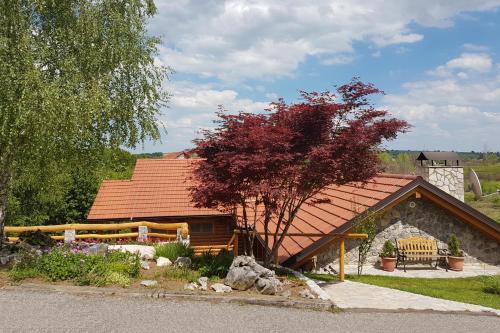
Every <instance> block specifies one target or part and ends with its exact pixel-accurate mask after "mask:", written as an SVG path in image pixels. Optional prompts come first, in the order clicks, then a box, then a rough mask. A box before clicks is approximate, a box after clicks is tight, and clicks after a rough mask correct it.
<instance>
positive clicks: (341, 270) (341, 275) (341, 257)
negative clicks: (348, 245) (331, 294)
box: [339, 238, 345, 281]
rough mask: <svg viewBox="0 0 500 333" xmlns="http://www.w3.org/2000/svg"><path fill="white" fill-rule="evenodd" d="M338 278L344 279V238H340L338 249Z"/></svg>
mask: <svg viewBox="0 0 500 333" xmlns="http://www.w3.org/2000/svg"><path fill="white" fill-rule="evenodd" d="M339 252H340V253H339V280H340V281H344V275H345V273H344V272H345V271H344V257H345V239H344V238H341V239H340V251H339Z"/></svg>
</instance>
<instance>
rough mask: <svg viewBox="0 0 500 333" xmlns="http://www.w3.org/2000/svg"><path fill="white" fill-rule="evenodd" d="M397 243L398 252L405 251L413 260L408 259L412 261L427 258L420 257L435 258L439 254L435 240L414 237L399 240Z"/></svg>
mask: <svg viewBox="0 0 500 333" xmlns="http://www.w3.org/2000/svg"><path fill="white" fill-rule="evenodd" d="M396 243H397V247H398V250H400V251H401V250H403V251H404V252H405V254H407V255H409V256H411V258H408V259H411V260H426V258H425V257H418V255H423V256H428V255H433V256H434V255H437V254H438V246H437V241H436V240H435V239H430V238H425V237H419V236H412V237H408V238H403V239H398V240H396ZM427 260H428V259H427Z"/></svg>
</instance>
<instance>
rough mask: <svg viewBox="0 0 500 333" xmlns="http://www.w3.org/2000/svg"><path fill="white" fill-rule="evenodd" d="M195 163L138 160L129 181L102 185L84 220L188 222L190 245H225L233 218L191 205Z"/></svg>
mask: <svg viewBox="0 0 500 333" xmlns="http://www.w3.org/2000/svg"><path fill="white" fill-rule="evenodd" d="M194 163H196V160H195V159H169V158H165V159H142V160H137V163H136V166H135V169H134V173H133V175H132V178H131V179H130V180H105V181H103V183H102V185H101V187H100V189H99V191H98V193H97V196H96V198H95V201H94V204H93V205H92V208H91V209H90V212H89V214H88V216H87V220H88V221H89V222H96V223H97V222H111V221H115V222H116V221H151V222H163V223H168V222H187V223H188V224H189V233H190V238H191V243H192V244H193V245H196V246H205V245H224V244H227V243H228V242H229V240H230V239H231V237H232V236H233V230H234V229H235V228H236V224H235V221H234V218H233V216H232V214H229V213H224V212H220V211H217V210H215V209H205V208H196V207H194V205H193V203H191V200H190V196H189V187H190V186H192V185H193V183H192V181H191V180H190V175H191V170H192V167H193V165H194Z"/></svg>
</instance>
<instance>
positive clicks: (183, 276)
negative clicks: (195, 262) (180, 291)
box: [163, 267, 201, 282]
mask: <svg viewBox="0 0 500 333" xmlns="http://www.w3.org/2000/svg"><path fill="white" fill-rule="evenodd" d="M163 277H165V278H166V279H168V280H174V281H187V282H196V281H198V279H199V278H200V277H201V274H200V272H199V271H196V270H192V269H189V268H184V267H183V268H181V267H167V268H166V269H165V271H164V272H163Z"/></svg>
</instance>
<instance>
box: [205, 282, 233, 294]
mask: <svg viewBox="0 0 500 333" xmlns="http://www.w3.org/2000/svg"><path fill="white" fill-rule="evenodd" d="M210 288H212V290H213V291H215V292H216V293H230V292H231V291H232V289H231V287H229V286H226V285H225V284H222V283H214V284H213V285H211V286H210Z"/></svg>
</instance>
